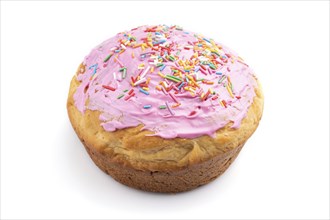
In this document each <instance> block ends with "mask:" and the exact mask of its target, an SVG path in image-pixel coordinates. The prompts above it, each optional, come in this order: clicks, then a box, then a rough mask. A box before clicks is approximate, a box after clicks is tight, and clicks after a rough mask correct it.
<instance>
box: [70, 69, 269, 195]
mask: <svg viewBox="0 0 330 220" xmlns="http://www.w3.org/2000/svg"><path fill="white" fill-rule="evenodd" d="M84 69H85V67H84V65H83V64H81V65H80V66H79V68H78V70H77V74H79V73H80V72H81V70H84ZM77 74H76V75H77ZM76 75H75V76H74V77H73V79H72V81H71V85H70V91H69V96H68V101H67V110H68V115H69V118H70V121H71V124H72V126H73V128H74V130H75V132H76V133H77V135H78V137H79V138H80V140H81V141H82V143H83V144H84V146H85V148H86V150H87V151H88V153H89V155H90V156H91V158H92V159H93V161H94V162H95V164H96V165H97V166H98V167H99V168H101V169H102V170H103V171H104V172H106V173H108V174H110V175H111V176H112V177H113V178H114V179H116V180H117V181H119V182H121V183H123V184H125V185H128V186H132V187H135V188H139V189H142V190H146V191H154V192H182V191H187V190H191V189H193V188H196V187H198V186H200V185H204V184H206V183H208V182H209V181H211V180H213V179H214V178H216V177H217V176H219V175H220V174H221V173H223V172H224V171H225V170H226V169H227V168H228V166H229V165H230V163H231V162H232V161H233V160H234V159H235V158H236V157H237V155H238V153H239V151H240V150H241V148H242V147H243V145H244V143H245V142H246V141H247V139H248V138H249V137H250V136H251V135H252V134H253V133H254V131H255V130H256V128H257V127H258V124H259V121H260V119H261V116H262V111H263V94H262V90H261V86H260V84H259V86H258V87H257V88H256V89H255V93H256V96H255V97H254V99H253V103H252V105H251V106H250V108H249V110H248V112H247V115H246V117H245V118H244V119H243V120H242V122H241V126H240V127H239V128H238V129H232V128H231V125H232V123H229V124H227V125H226V126H225V127H223V128H221V129H219V130H217V132H216V137H215V138H212V137H210V136H201V137H198V138H193V139H185V138H174V139H164V138H161V137H158V136H146V134H150V133H151V132H150V131H146V130H144V131H141V128H142V125H140V126H137V127H133V128H126V129H120V130H116V131H114V132H107V131H105V130H104V129H103V128H102V126H101V125H100V120H99V115H100V112H99V111H91V110H86V112H85V113H84V114H82V113H81V112H80V111H79V110H78V109H77V108H76V107H75V104H74V99H73V95H74V93H75V91H76V89H77V87H78V86H79V81H78V80H77V79H76ZM87 101H88V100H87Z"/></svg>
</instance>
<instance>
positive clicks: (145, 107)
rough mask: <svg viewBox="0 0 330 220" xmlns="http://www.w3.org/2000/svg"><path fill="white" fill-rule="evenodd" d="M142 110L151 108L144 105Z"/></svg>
mask: <svg viewBox="0 0 330 220" xmlns="http://www.w3.org/2000/svg"><path fill="white" fill-rule="evenodd" d="M143 108H144V109H149V108H151V105H145V106H143Z"/></svg>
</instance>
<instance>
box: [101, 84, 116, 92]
mask: <svg viewBox="0 0 330 220" xmlns="http://www.w3.org/2000/svg"><path fill="white" fill-rule="evenodd" d="M102 87H103V88H105V89H109V90H111V91H115V90H116V89H115V88H113V87H111V86H107V85H102Z"/></svg>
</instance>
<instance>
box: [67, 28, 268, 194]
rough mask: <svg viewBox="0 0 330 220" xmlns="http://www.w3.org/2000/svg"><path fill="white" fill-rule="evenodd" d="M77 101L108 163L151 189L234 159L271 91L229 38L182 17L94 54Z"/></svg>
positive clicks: (73, 100)
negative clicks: (195, 28)
mask: <svg viewBox="0 0 330 220" xmlns="http://www.w3.org/2000/svg"><path fill="white" fill-rule="evenodd" d="M67 110H68V115H69V118H70V121H71V124H72V126H73V128H74V130H75V132H76V133H77V135H78V137H79V138H80V140H81V142H82V143H83V145H84V146H85V148H86V150H87V152H88V154H89V155H90V157H91V158H92V160H93V161H94V162H95V164H96V165H97V166H98V167H99V168H100V169H101V170H103V171H104V172H105V173H107V174H109V175H111V176H112V177H113V178H114V179H115V180H117V181H119V182H121V183H123V184H125V185H127V186H130V187H134V188H137V189H141V190H145V191H152V192H183V191H188V190H191V189H194V188H196V187H198V186H201V185H204V184H206V183H208V182H210V181H212V180H213V179H215V178H216V177H218V176H219V175H220V174H222V173H223V172H224V171H225V170H226V169H227V168H228V166H229V165H230V164H231V163H232V162H233V161H234V159H235V158H236V157H237V155H238V154H239V152H240V150H241V149H242V147H243V145H244V144H245V142H246V141H247V139H248V138H249V137H250V136H251V135H252V134H253V133H254V131H255V130H256V128H257V126H258V124H259V121H260V119H261V116H262V111H263V95H262V90H261V87H260V84H259V81H258V79H257V78H256V76H255V75H254V72H253V70H252V69H251V68H250V67H249V66H248V65H247V64H246V63H245V62H244V60H243V59H242V58H241V57H239V56H238V55H237V54H236V53H235V52H234V51H233V50H231V49H230V48H228V47H226V46H225V45H223V44H220V43H217V42H216V41H214V40H213V39H211V38H208V37H206V36H203V35H201V34H197V33H194V32H191V31H186V30H183V29H182V28H181V27H179V26H166V25H157V26H141V27H138V28H134V29H132V30H130V31H124V32H121V33H118V34H117V35H116V36H114V37H112V38H110V39H108V40H106V41H104V42H103V43H101V44H100V45H98V46H97V47H95V48H94V49H93V50H92V51H91V52H90V53H89V54H88V55H87V56H86V57H85V59H84V60H83V62H82V63H81V64H80V65H79V67H78V70H77V72H76V74H75V75H74V77H73V79H72V81H71V85H70V90H69V96H68V101H67Z"/></svg>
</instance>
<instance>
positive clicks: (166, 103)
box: [165, 102, 174, 115]
mask: <svg viewBox="0 0 330 220" xmlns="http://www.w3.org/2000/svg"><path fill="white" fill-rule="evenodd" d="M165 105H166V107H167V109H168V111H169V112H170V114H171V115H174V112H173V111H172V109H171V108H170V106H169V105H168V102H165Z"/></svg>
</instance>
